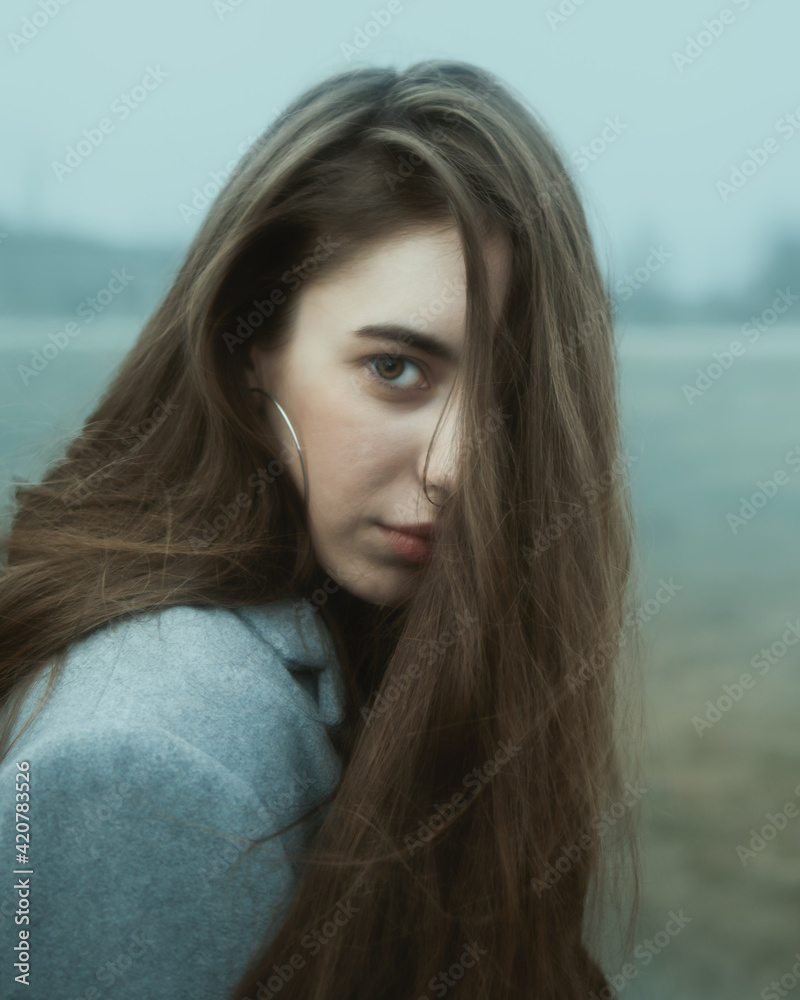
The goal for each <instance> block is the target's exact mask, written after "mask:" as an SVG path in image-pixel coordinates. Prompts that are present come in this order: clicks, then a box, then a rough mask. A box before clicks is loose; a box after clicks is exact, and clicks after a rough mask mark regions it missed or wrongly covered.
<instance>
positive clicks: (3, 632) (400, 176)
mask: <svg viewBox="0 0 800 1000" xmlns="http://www.w3.org/2000/svg"><path fill="white" fill-rule="evenodd" d="M448 221H450V222H451V223H453V224H455V225H456V226H457V227H458V230H459V232H460V235H461V239H462V244H463V251H464V260H465V267H466V280H467V307H468V308H467V321H466V331H465V341H464V353H463V357H462V363H461V365H460V367H459V371H458V380H459V383H460V385H461V386H462V387H463V393H461V394H460V397H459V398H460V399H462V400H463V406H462V408H461V411H460V419H461V420H462V425H461V435H460V440H462V441H464V442H466V446H465V447H464V449H463V454H462V455H461V457H460V465H459V474H458V476H457V477H456V486H455V489H454V490H453V492H452V494H451V495H450V496H449V497H448V498H447V501H446V503H444V505H443V506H442V508H441V510H440V511H438V512H437V524H438V525H439V526H440V534H439V536H438V539H439V541H438V544H437V546H436V547H435V550H434V554H433V556H432V558H431V559H430V561H429V563H428V564H427V565H426V566H425V567H424V570H421V571H420V574H419V586H418V588H417V590H416V591H415V593H414V595H413V597H411V598H410V599H409V600H408V601H407V602H405V603H404V604H403V605H402V606H401V607H397V608H386V607H378V606H372V605H369V604H367V603H365V602H363V601H361V600H359V599H357V598H355V597H354V596H352V595H349V594H347V593H345V592H344V591H342V590H341V589H340V588H338V587H337V586H336V585H334V586H328V585H327V584H328V583H329V582H330V578H329V577H327V576H326V574H325V573H324V572H323V571H322V569H321V567H320V566H319V565H318V564H317V562H316V560H315V558H314V553H313V549H312V547H311V544H310V540H309V532H308V527H307V524H306V520H305V510H304V505H303V499H302V496H301V494H300V493H299V491H298V490H297V488H296V487H295V485H294V484H293V482H292V481H291V477H290V476H288V475H286V474H285V472H286V470H287V463H288V461H289V460H290V458H289V456H287V455H284V456H283V458H281V456H279V455H278V454H275V453H274V452H273V451H271V450H270V448H269V446H268V445H267V443H266V442H265V439H264V435H263V430H260V429H259V425H258V422H257V421H256V420H255V419H254V409H253V405H252V401H251V397H250V396H249V394H248V392H247V389H246V384H245V378H244V366H245V361H246V357H247V353H248V344H251V343H253V342H255V341H256V340H259V341H262V342H265V343H266V342H269V343H273V342H277V341H278V339H279V338H282V337H287V336H290V334H291V322H292V317H293V315H294V311H295V309H296V307H297V302H298V300H299V296H300V295H301V294H302V291H303V289H304V288H305V287H308V282H311V281H313V280H315V277H316V275H318V274H321V273H326V275H330V274H331V273H333V271H334V270H335V268H337V267H338V266H340V265H342V264H344V263H346V262H348V261H350V260H352V259H353V257H354V256H357V255H358V254H359V253H363V252H364V251H365V248H368V247H369V245H370V244H371V243H374V242H375V241H376V240H380V239H382V238H384V237H386V236H387V235H389V234H394V233H397V232H398V231H403V230H413V229H414V228H415V227H419V226H422V225H429V224H431V223H432V222H435V223H437V224H440V223H441V224H445V223H447V222H448ZM490 231H491V232H500V233H502V234H503V235H504V236H505V238H506V239H508V240H509V241H510V246H511V250H512V266H511V276H510V281H509V287H508V293H507V296H506V299H505V303H504V306H503V312H502V316H501V318H500V322H499V323H498V324H495V325H492V324H491V323H490V318H491V317H490V307H489V296H488V291H489V286H488V280H489V279H488V276H487V270H486V265H485V260H484V258H483V255H482V244H483V241H484V240H485V238H486V236H487V233H489V232H490ZM616 369H617V363H616V356H615V341H614V332H613V321H612V306H611V300H610V296H609V294H608V290H607V288H606V286H605V282H604V279H603V277H602V275H601V273H600V269H599V267H598V263H597V259H596V254H595V251H594V248H593V245H592V240H591V237H590V233H589V230H588V226H587V222H586V218H585V215H584V212H583V209H582V206H581V203H580V200H579V196H578V194H577V191H576V189H575V186H574V185H573V182H572V180H571V179H570V176H569V173H568V171H567V170H566V168H565V166H564V159H563V156H562V155H561V153H560V152H559V151H558V148H557V145H556V143H555V142H554V140H553V139H552V138H551V137H550V136H549V135H548V133H547V131H546V129H545V128H544V126H543V125H542V124H541V123H540V122H539V121H538V119H537V117H536V115H535V113H534V112H533V111H532V110H530V109H529V108H528V107H527V106H526V104H525V103H524V101H523V100H522V98H521V97H519V96H516V95H514V94H513V93H512V92H511V91H510V89H509V88H508V87H507V86H506V85H503V84H501V83H500V82H499V81H498V80H497V79H496V78H495V77H493V76H492V75H491V74H489V73H487V72H486V71H484V70H482V69H480V68H478V67H475V66H472V65H470V64H468V63H462V62H451V61H443V60H436V61H428V62H424V63H419V64H417V65H414V66H412V67H411V68H409V69H407V70H405V71H403V72H398V71H395V70H392V69H385V68H364V69H358V70H353V71H348V72H344V73H341V74H338V75H335V76H333V77H331V78H329V79H326V80H324V81H322V82H320V83H319V84H317V85H315V86H313V87H312V88H311V89H309V90H308V91H307V92H306V93H305V94H303V95H302V96H301V97H300V98H299V99H297V100H296V101H295V102H294V103H293V104H291V105H290V106H289V107H288V108H287V110H286V113H285V114H284V115H282V116H281V117H280V118H279V119H278V120H277V121H276V122H275V123H274V124H273V125H271V126H270V127H269V128H268V129H267V130H266V131H265V132H264V133H263V135H261V136H260V138H259V139H258V140H257V141H256V142H254V143H253V144H252V145H251V147H250V148H249V149H248V150H247V152H246V153H245V155H244V156H243V158H242V160H241V161H240V162H239V164H238V166H237V168H236V169H235V170H234V172H233V173H232V175H231V176H230V178H229V179H228V181H227V183H226V185H225V187H224V188H223V190H222V191H221V192H220V193H219V195H218V197H217V198H216V200H215V202H214V203H213V205H212V206H211V208H210V210H209V212H208V215H207V217H206V219H205V221H204V223H203V225H202V227H201V228H200V230H199V232H198V234H197V236H196V237H195V239H194V241H193V242H192V245H191V246H190V248H189V250H188V252H187V254H186V257H185V261H184V263H183V265H182V267H181V268H180V270H179V273H178V274H177V276H176V278H175V281H174V283H173V284H172V286H171V288H170V289H169V291H168V292H167V293H166V295H165V296H164V298H163V300H162V301H161V303H160V304H159V306H158V307H157V308H156V309H155V311H154V312H153V314H152V316H151V317H150V319H149V320H148V322H147V323H146V325H145V326H144V328H143V330H142V332H141V334H140V336H139V337H138V339H137V341H136V343H135V345H134V346H133V348H132V349H131V350H130V352H129V353H128V354H127V356H126V358H125V360H124V362H123V363H122V365H121V366H120V368H119V370H118V371H117V373H116V376H115V377H114V379H113V380H112V381H111V383H110V385H109V387H108V389H107V391H106V392H105V395H104V396H103V398H102V399H101V401H100V403H99V404H98V406H97V407H96V409H95V410H94V412H93V413H92V414H91V415H90V416H89V417H88V419H87V420H86V423H85V425H84V427H83V429H82V430H81V432H80V433H79V434H78V435H77V436H76V437H75V438H74V440H73V441H72V442H71V443H70V445H69V447H68V448H67V451H66V456H65V458H64V459H63V460H61V461H59V462H57V463H56V464H54V465H53V466H52V467H51V468H50V469H49V471H48V472H47V474H46V475H45V476H44V478H43V481H42V482H41V483H40V484H37V485H25V486H21V485H20V486H17V487H16V511H15V515H14V518H13V522H12V525H11V529H10V533H9V535H8V537H7V538H6V539H5V541H4V545H5V555H6V566H5V570H4V573H3V576H2V580H0V698H2V704H3V705H4V706H7V707H9V708H12V707H13V705H18V704H20V703H21V698H22V695H23V693H24V692H25V690H26V689H27V687H28V685H29V684H30V683H31V682H32V680H33V679H34V677H35V676H36V675H37V674H38V673H39V672H40V671H41V670H42V669H43V667H44V666H45V664H47V663H48V662H50V661H53V663H54V668H55V667H58V666H60V665H61V664H62V663H63V654H64V651H65V649H66V647H67V646H68V645H69V644H70V643H73V642H75V641H76V640H79V639H81V638H82V637H84V636H86V635H87V634H88V633H89V632H91V631H92V630H93V629H96V628H98V627H99V626H101V625H103V624H104V623H106V622H109V621H111V620H113V619H118V618H121V617H123V616H128V615H132V614H135V613H139V612H143V611H146V610H153V609H159V608H165V607H168V606H171V605H176V604H197V605H226V606H231V607H232V606H239V605H246V604H264V603H267V602H270V601H273V600H278V599H281V598H287V597H291V598H293V599H295V600H298V601H302V602H303V603H304V605H305V606H307V607H308V608H309V609H310V610H309V613H310V614H315V613H319V614H320V615H322V618H323V619H324V621H325V622H326V624H327V625H328V627H329V629H330V631H331V634H332V636H333V637H334V640H335V643H336V648H337V652H338V654H339V657H340V660H341V662H342V666H343V671H344V675H345V678H346V681H347V706H346V717H345V722H344V724H343V726H342V728H341V730H340V731H339V735H340V737H341V740H340V744H339V745H340V749H341V752H342V759H343V763H344V766H343V769H342V775H341V778H340V782H339V785H338V787H337V788H336V789H335V791H334V793H333V794H332V795H331V796H330V797H329V799H327V800H326V802H325V803H324V806H325V809H326V811H325V815H324V822H322V824H321V828H320V831H319V835H318V837H317V838H316V840H315V842H314V845H313V851H312V852H311V853H310V854H309V856H308V858H307V859H305V860H306V862H307V863H306V866H305V868H304V869H303V874H302V877H301V880H300V883H299V886H298V890H297V893H296V895H295V897H294V899H293V902H292V905H291V908H290V910H289V911H288V916H287V918H286V920H285V922H283V923H282V925H281V926H280V927H279V928H278V929H277V931H274V929H271V930H270V933H269V935H268V936H267V935H266V934H265V939H264V947H263V950H262V951H261V953H260V954H259V956H258V960H257V961H256V962H254V963H253V964H252V966H251V967H250V969H249V970H248V972H247V974H246V975H243V977H242V979H241V981H240V982H239V984H238V988H237V990H236V992H235V994H234V995H235V996H236V997H240V996H247V997H250V998H256V997H262V998H263V997H266V996H271V995H272V994H273V993H275V994H276V995H277V994H279V995H280V996H281V997H282V998H299V997H302V998H304V1000H323V998H324V1000H347V998H361V997H370V998H373V997H380V998H387V997H397V998H402V1000H415V998H418V997H422V996H428V995H429V993H432V994H433V995H435V996H442V995H444V993H445V992H447V990H449V989H450V988H451V987H452V986H454V985H455V983H456V981H458V985H457V989H456V992H457V995H458V996H460V997H464V998H468V997H469V998H476V1000H477V998H480V1000H486V998H488V997H491V998H492V1000H503V998H512V997H515V998H516V997H520V998H521V997H525V998H526V1000H528V998H532V997H536V998H537V1000H548V998H553V1000H555V998H556V997H557V998H558V1000H567V998H574V1000H578V998H583V1000H586V998H587V997H588V996H589V995H590V993H591V991H595V993H596V994H597V995H603V996H608V995H610V994H609V990H610V985H609V981H608V979H607V978H606V975H605V974H604V972H603V970H602V968H601V964H600V961H601V960H600V957H599V956H600V949H601V948H603V947H606V946H607V945H608V941H609V934H608V930H609V927H610V926H611V924H612V923H613V922H614V920H613V918H614V917H615V916H616V917H620V918H621V920H622V924H623V927H624V929H625V937H624V941H623V949H624V950H625V951H626V952H627V951H629V950H630V948H631V945H632V936H633V931H634V926H635V919H636V912H637V907H638V874H637V858H638V851H637V842H636V841H637V838H636V830H635V824H634V822H633V816H634V808H633V807H634V805H635V801H634V802H632V801H631V798H633V799H634V800H636V799H637V795H638V794H639V793H638V792H633V791H632V789H633V786H631V785H630V783H629V781H630V780H632V779H633V778H634V777H635V775H634V773H633V771H630V770H626V768H628V767H629V765H628V762H627V757H628V753H629V750H630V749H631V748H633V750H632V752H631V754H630V756H631V764H630V767H633V768H635V767H636V760H637V755H636V752H635V747H636V739H637V726H638V724H639V723H638V718H636V717H635V712H633V713H632V714H629V710H628V708H627V704H628V700H629V699H628V697H627V696H628V694H629V692H630V690H632V688H631V679H635V677H634V674H631V675H630V677H629V676H628V675H627V674H626V675H625V679H624V680H622V678H623V671H622V667H623V663H624V658H623V655H622V653H623V649H622V647H623V646H625V645H626V643H627V639H626V636H625V626H626V622H627V621H629V620H630V615H629V614H628V615H626V609H627V608H628V606H629V603H630V599H631V596H632V595H631V590H632V587H631V584H632V581H634V573H633V569H634V562H633V525H632V515H631V503H630V497H629V487H628V484H627V478H626V474H625V473H626V468H627V463H626V462H625V460H624V456H623V448H622V441H621V433H620V428H619V414H618V406H617V396H618V387H617V377H616ZM132 428H137V429H139V430H137V431H136V432H135V433H134V434H133V435H131V429H132ZM245 497H246V498H247V502H245ZM237 498H238V499H237ZM234 507H235V508H236V511H235V513H234ZM634 631H635V630H634ZM634 638H635V636H634ZM632 649H633V644H628V645H627V649H626V650H625V652H626V653H627V652H629V651H631V650H632ZM632 660H633V662H634V663H635V657H634V658H632ZM356 681H357V683H358V690H359V691H360V692H361V693H362V694H364V695H365V697H366V705H360V704H359V700H358V691H357V689H356V686H355V682H356ZM12 703H13V705H12ZM635 707H636V706H635V705H634V708H635ZM12 717H13V713H12V714H11V715H9V718H8V720H7V721H6V724H5V728H4V730H3V733H2V734H0V738H2V740H3V744H5V742H7V740H8V737H9V735H10V733H11V720H12ZM626 784H627V787H626ZM612 817H613V818H612ZM612 889H613V893H612V892H611V890H612ZM623 895H629V896H630V899H629V900H628V901H626V902H625V903H622V904H621V903H620V902H619V901H618V896H619V897H620V898H621V897H622V896H623ZM337 912H338V913H339V915H341V914H342V913H345V912H346V913H347V917H346V920H344V921H342V920H337V922H336V923H333V922H332V917H333V915H334V914H335V913H337ZM626 918H627V919H626ZM326 921H328V922H330V926H331V927H335V928H338V931H337V933H335V934H331V935H330V936H329V937H324V938H323V940H324V942H325V943H324V944H320V943H319V937H317V938H314V937H309V935H310V934H311V932H312V931H313V930H314V929H315V928H319V927H320V926H323V925H324V926H328V925H327V924H326ZM313 940H317V942H318V943H317V945H316V951H315V950H314V946H313V945H312V944H310V943H309V942H311V941H313ZM298 956H300V959H299V958H298ZM301 959H302V964H301ZM281 970H282V971H281ZM611 971H612V972H615V971H616V969H614V970H611ZM603 990H605V991H606V992H605V993H601V991H603Z"/></svg>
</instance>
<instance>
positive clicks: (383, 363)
mask: <svg viewBox="0 0 800 1000" xmlns="http://www.w3.org/2000/svg"><path fill="white" fill-rule="evenodd" d="M408 365H411V367H412V368H416V369H417V371H418V372H420V374H421V375H422V377H423V381H424V375H423V374H422V369H421V368H420V366H419V365H418V364H417V362H416V361H414V360H412V359H411V358H408V357H405V355H403V354H371V355H370V356H369V357H368V358H365V359H364V367H365V368H366V371H367V375H369V377H370V378H371V379H372V380H373V381H374V382H377V383H378V384H379V385H380V386H381V387H385V388H387V389H398V390H400V391H401V392H402V391H406V392H412V391H413V390H415V389H426V388H427V383H426V384H425V385H410V384H408V383H407V382H406V383H402V382H400V381H399V378H398V372H400V373H401V374H404V373H405V372H406V370H407V367H408ZM381 371H383V372H386V375H385V376H384V375H382V374H379V373H380V372H381ZM392 376H394V377H392ZM416 381H417V382H418V381H419V379H417V380H416Z"/></svg>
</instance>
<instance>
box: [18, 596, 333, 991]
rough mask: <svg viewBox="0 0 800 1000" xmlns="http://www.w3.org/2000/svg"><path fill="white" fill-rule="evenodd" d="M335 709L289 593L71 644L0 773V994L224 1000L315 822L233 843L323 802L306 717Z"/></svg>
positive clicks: (315, 619)
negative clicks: (276, 598)
mask: <svg viewBox="0 0 800 1000" xmlns="http://www.w3.org/2000/svg"><path fill="white" fill-rule="evenodd" d="M48 673H49V667H48V669H47V671H46V672H45V674H44V675H43V676H42V677H40V678H38V679H37V681H36V684H35V686H34V687H33V688H32V689H31V691H30V692H29V693H28V695H27V696H26V700H25V701H24V703H23V707H22V711H21V714H20V715H19V716H18V719H17V722H16V729H15V730H14V732H15V733H16V732H18V731H19V728H20V727H21V725H22V723H23V722H24V721H25V719H27V717H28V714H29V712H30V709H31V708H32V707H33V705H34V704H35V702H36V700H37V699H38V696H39V695H40V694H41V693H42V691H43V690H44V684H45V682H46V679H47V674H48ZM343 708H344V691H343V682H342V675H341V668H340V665H339V662H338V660H337V658H336V655H335V653H334V648H333V642H332V639H331V637H330V633H329V632H328V630H327V628H326V627H325V625H324V622H323V621H322V619H321V617H320V615H319V614H318V613H317V614H314V613H311V612H307V613H306V614H305V615H298V612H297V611H296V605H295V603H294V602H293V601H291V600H288V599H287V600H283V601H277V602H273V603H271V604H265V605H261V606H258V607H249V608H236V609H230V608H223V607H207V608H201V607H195V606H191V605H183V606H179V607H172V608H169V609H166V610H163V611H160V612H153V613H147V614H138V615H134V616H131V617H129V618H126V619H122V620H118V621H115V622H111V623H109V624H107V625H104V626H102V627H101V628H99V629H97V630H95V631H94V632H92V633H91V634H90V635H88V636H87V637H85V638H83V639H81V640H80V641H78V642H76V643H73V644H72V645H71V646H70V647H69V648H68V651H67V658H66V661H65V664H64V667H63V670H62V673H61V675H60V676H59V678H58V680H57V683H56V685H55V687H54V688H53V690H52V691H51V693H50V695H49V696H48V698H47V700H46V701H45V704H44V707H43V708H42V710H41V712H40V714H39V716H38V717H37V718H36V719H35V720H34V722H33V723H32V724H31V726H30V727H29V728H28V730H27V731H26V732H25V733H23V735H22V736H21V737H20V739H19V741H18V742H17V743H16V744H15V745H14V746H13V747H12V748H11V751H10V752H9V754H8V756H7V757H6V759H5V760H4V762H3V763H2V765H0V862H1V863H0V996H2V997H3V998H8V1000H12V998H17V997H27V998H29V1000H150V998H152V1000H156V998H159V1000H160V998H167V997H170V998H183V997H187V998H188V997H192V998H193V1000H222V998H224V997H226V996H227V995H228V992H229V991H230V990H232V988H233V986H234V984H235V983H236V981H237V979H238V978H239V976H240V974H241V973H242V971H243V970H244V969H245V967H246V966H247V964H248V962H249V960H250V958H251V956H252V954H253V953H254V952H255V951H256V950H257V949H258V948H259V946H260V945H263V944H264V943H266V942H267V941H268V940H269V939H271V937H272V936H273V935H274V933H275V932H276V931H277V928H278V926H279V924H280V922H281V920H282V919H283V918H284V916H285V913H286V909H287V905H288V903H289V902H290V901H291V898H292V895H293V891H294V888H295V886H296V882H297V878H298V876H299V874H300V872H301V871H302V868H303V865H302V860H300V859H299V858H296V857H294V856H293V855H295V854H296V853H297V852H298V849H299V850H300V851H302V849H303V848H307V847H308V846H309V845H310V844H312V842H313V838H314V837H315V836H316V834H317V833H318V830H319V826H320V825H321V823H322V820H323V818H324V815H325V813H324V812H323V813H322V814H321V815H318V816H317V817H314V818H312V819H311V820H308V821H306V823H305V824H301V825H300V826H298V827H295V828H294V829H293V830H291V831H289V832H287V833H285V834H282V835H281V836H280V837H276V838H274V839H272V840H269V841H267V842H266V843H265V844H264V845H263V846H262V847H260V848H259V847H258V846H257V845H256V846H255V847H254V848H253V849H252V850H247V851H246V850H245V848H246V847H247V846H248V844H249V843H250V842H251V840H252V838H254V837H259V836H261V835H263V834H265V833H269V832H272V831H273V830H276V829H278V828H279V827H280V826H283V825H284V824H285V823H286V822H288V821H289V820H291V819H294V818H295V817H296V816H299V815H301V814H302V813H303V812H305V810H306V809H307V808H308V807H309V806H311V805H313V804H315V803H316V802H318V801H319V800H320V799H321V798H323V797H324V796H325V795H326V794H327V793H328V792H329V791H331V790H332V789H333V788H334V786H335V784H336V781H337V779H338V777H339V773H340V768H341V760H340V757H339V754H338V752H337V748H336V745H335V743H334V742H333V741H332V740H331V738H330V737H329V735H328V733H327V732H326V730H325V729H324V726H323V723H336V722H337V721H340V719H341V717H342V715H343ZM25 806H27V808H25Z"/></svg>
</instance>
